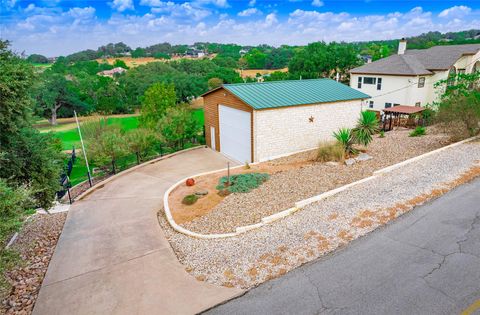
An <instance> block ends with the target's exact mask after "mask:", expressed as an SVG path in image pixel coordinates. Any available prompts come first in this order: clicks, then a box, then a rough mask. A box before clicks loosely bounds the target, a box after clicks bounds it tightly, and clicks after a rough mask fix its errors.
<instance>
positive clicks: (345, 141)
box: [333, 128, 357, 155]
mask: <svg viewBox="0 0 480 315" xmlns="http://www.w3.org/2000/svg"><path fill="white" fill-rule="evenodd" d="M333 136H334V137H335V139H337V141H338V143H340V144H341V145H342V146H343V150H344V152H345V154H348V155H349V154H356V153H357V150H355V149H354V148H353V144H354V143H355V141H354V137H353V132H352V129H349V128H340V129H339V130H338V131H337V132H334V133H333Z"/></svg>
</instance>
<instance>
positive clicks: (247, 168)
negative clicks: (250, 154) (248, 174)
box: [245, 162, 250, 170]
mask: <svg viewBox="0 0 480 315" xmlns="http://www.w3.org/2000/svg"><path fill="white" fill-rule="evenodd" d="M245 169H246V170H249V169H250V164H248V162H245Z"/></svg>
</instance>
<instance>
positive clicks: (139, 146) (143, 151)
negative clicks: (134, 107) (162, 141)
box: [125, 128, 159, 164]
mask: <svg viewBox="0 0 480 315" xmlns="http://www.w3.org/2000/svg"><path fill="white" fill-rule="evenodd" d="M125 138H126V141H127V145H128V150H129V151H130V152H131V153H133V154H135V155H136V156H137V164H140V162H141V161H142V160H143V159H144V158H145V157H147V156H148V154H149V153H151V152H153V151H154V150H153V146H154V144H155V142H157V141H158V140H159V136H158V135H157V134H156V133H155V132H153V131H152V130H151V129H147V128H138V129H132V130H129V131H128V132H126V133H125Z"/></svg>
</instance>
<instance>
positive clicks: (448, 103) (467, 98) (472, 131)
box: [436, 90, 480, 138]
mask: <svg viewBox="0 0 480 315" xmlns="http://www.w3.org/2000/svg"><path fill="white" fill-rule="evenodd" d="M436 120H437V121H438V122H439V123H440V124H441V125H443V126H444V127H445V129H446V131H447V132H448V133H450V134H451V135H452V136H453V137H454V138H464V137H466V136H470V137H471V136H475V135H477V134H478V133H479V132H480V125H479V124H480V91H479V90H471V91H468V92H465V93H459V94H452V95H450V96H449V97H447V98H444V99H443V100H442V101H441V102H440V104H439V107H438V113H437V115H436Z"/></svg>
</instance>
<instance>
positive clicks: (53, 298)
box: [33, 148, 241, 315]
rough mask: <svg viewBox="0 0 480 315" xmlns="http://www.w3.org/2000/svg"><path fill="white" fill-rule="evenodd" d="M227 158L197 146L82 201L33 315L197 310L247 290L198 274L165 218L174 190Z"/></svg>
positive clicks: (73, 210)
mask: <svg viewBox="0 0 480 315" xmlns="http://www.w3.org/2000/svg"><path fill="white" fill-rule="evenodd" d="M227 161H228V160H227V159H226V158H225V157H223V156H222V155H220V154H218V153H216V152H213V151H212V150H210V149H205V148H201V149H195V150H191V151H188V152H184V153H180V154H178V155H175V156H172V157H170V158H166V159H164V160H160V161H158V162H156V163H153V164H149V165H146V166H145V167H142V168H139V169H137V170H135V171H133V172H131V173H128V174H125V175H123V176H120V177H118V178H116V179H115V180H113V181H111V182H109V183H107V184H105V186H104V187H102V188H101V189H99V190H97V191H95V192H93V193H92V194H90V195H89V196H87V197H86V198H85V199H83V200H80V201H77V202H75V203H74V204H73V206H72V207H71V208H70V211H69V214H68V217H67V220H66V222H65V226H64V229H63V232H62V235H61V237H60V240H59V242H58V244H57V248H56V250H55V254H54V255H53V258H52V260H51V262H50V265H49V268H48V271H47V274H46V276H45V279H44V281H43V284H42V288H41V290H40V294H39V297H38V300H37V302H36V305H35V308H34V312H33V313H34V314H45V315H47V314H48V315H53V314H193V313H197V312H199V311H202V310H204V309H206V308H208V307H211V306H213V305H215V304H217V303H220V302H222V301H224V300H226V299H229V298H232V297H234V296H236V295H237V294H240V293H241V291H240V290H237V289H229V288H224V287H217V286H214V285H210V284H207V283H205V282H200V281H197V280H195V278H193V277H192V276H190V275H189V274H188V273H187V272H186V271H185V270H184V267H183V266H182V265H181V264H180V263H179V262H178V260H177V258H176V256H175V254H174V252H173V251H172V249H171V247H170V245H169V243H168V241H167V239H166V238H165V236H164V234H163V231H162V230H161V228H160V227H159V225H158V220H157V212H158V210H160V209H161V207H162V204H163V194H164V192H165V191H166V189H168V187H170V186H171V185H173V184H174V183H175V182H177V181H178V180H181V179H182V178H185V177H188V176H190V175H193V174H197V173H200V172H205V171H211V170H216V169H220V168H224V167H226V163H227ZM231 164H232V162H231Z"/></svg>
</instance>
